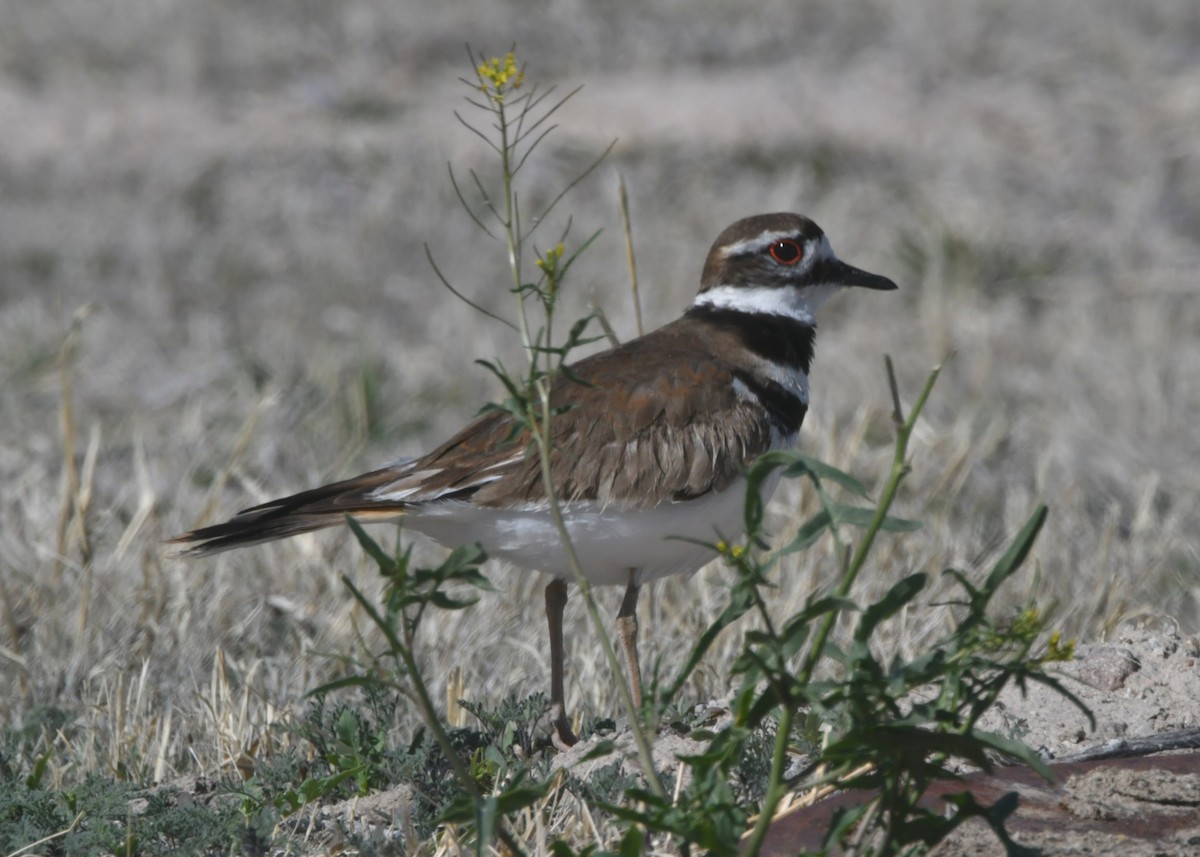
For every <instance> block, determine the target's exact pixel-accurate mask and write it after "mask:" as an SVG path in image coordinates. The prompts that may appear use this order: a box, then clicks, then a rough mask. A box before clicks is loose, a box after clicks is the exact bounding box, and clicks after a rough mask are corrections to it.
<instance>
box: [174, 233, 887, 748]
mask: <svg viewBox="0 0 1200 857" xmlns="http://www.w3.org/2000/svg"><path fill="white" fill-rule="evenodd" d="M846 287H861V288H866V289H874V290H879V291H885V290H892V289H895V288H897V286H896V284H895V283H894V282H893V281H892V280H890V279H888V278H887V277H884V276H881V275H879V274H872V273H868V272H867V271H864V270H861V269H859V268H855V267H853V266H851V265H848V264H846V263H844V262H842V261H841V260H840V259H838V257H837V256H836V255H835V254H834V252H833V249H832V247H831V246H830V243H829V240H828V239H827V238H826V236H825V233H824V232H823V231H822V230H821V228H820V227H819V226H817V224H816V223H814V222H813V221H812V220H810V219H809V218H807V217H805V216H803V215H800V214H793V213H774V214H759V215H755V216H751V217H746V218H743V219H741V220H738V221H737V222H735V223H733V224H732V225H731V226H729V227H728V228H726V229H725V230H724V231H722V232H721V233H720V235H718V236H717V239H716V240H715V242H714V243H713V245H712V247H711V249H710V250H709V251H708V256H707V258H706V259H705V262H704V267H703V269H702V272H701V276H700V290H699V292H698V293H697V294H696V296H695V298H694V299H693V300H692V302H691V304H690V305H689V306H688V307H687V308H686V310H685V311H684V312H683V314H682V315H681V316H679V317H678V318H676V319H675V320H674V321H671V322H669V323H668V324H666V325H664V326H663V327H660V328H657V329H656V330H653V331H651V332H650V333H647V334H644V335H642V336H639V337H637V338H635V339H630V340H628V341H626V342H624V343H621V344H618V345H615V346H614V347H612V348H609V349H608V350H605V351H601V352H599V353H596V354H593V355H590V356H588V357H585V358H583V359H581V360H578V361H577V362H575V363H573V364H571V365H570V366H569V367H568V368H567V370H565V371H562V372H560V373H559V374H558V375H557V376H556V377H555V378H554V379H553V381H552V386H551V388H550V405H551V408H552V410H553V413H554V416H553V418H552V420H551V423H550V429H549V432H550V442H551V446H550V458H549V468H550V476H551V483H552V486H553V492H554V493H553V496H554V498H555V499H556V501H557V502H558V504H559V508H560V510H561V513H562V518H563V523H564V524H565V527H566V530H567V532H568V534H569V537H570V540H571V543H572V545H573V547H574V550H575V553H576V555H577V556H578V559H579V564H580V566H581V568H580V569H579V570H580V571H581V572H582V575H583V577H584V578H585V579H586V581H587V582H588V584H589V585H601V586H604V585H611V586H624V587H625V592H624V597H623V599H622V601H621V606H620V609H619V611H618V613H617V618H616V623H615V629H616V632H617V638H618V641H619V643H620V652H621V655H622V660H623V661H624V667H625V670H626V672H627V674H628V678H629V683H630V688H631V691H632V697H633V701H634V704H635V706H636V707H637V708H639V709H640V707H641V674H640V668H639V663H638V656H637V634H638V626H637V602H638V594H639V591H640V588H641V587H642V586H644V585H646V584H648V583H650V582H652V581H654V580H657V579H660V578H662V577H666V576H668V575H676V574H690V573H692V572H695V571H696V570H697V569H699V568H700V567H702V566H703V565H705V564H707V563H708V562H709V561H710V560H712V559H714V558H715V553H714V551H713V550H712V548H711V547H709V546H708V545H711V544H713V543H715V542H716V541H718V540H722V539H723V540H732V539H736V538H738V537H739V536H740V535H741V534H742V533H743V532H744V529H745V525H744V522H743V508H744V499H745V491H746V477H745V474H746V471H747V468H748V467H749V466H750V465H751V464H752V463H753V462H754V460H755V459H756V458H758V457H759V456H760V455H762V454H764V453H766V452H769V451H772V450H777V449H785V448H790V447H792V446H793V445H794V444H795V443H796V440H797V436H798V434H799V431H800V426H801V424H802V423H803V421H804V416H805V414H806V413H807V411H808V405H809V372H810V369H811V365H812V361H813V353H814V343H815V338H816V328H817V322H816V312H817V310H818V309H819V307H820V306H821V305H822V304H823V303H824V302H825V301H826V300H827V299H828V298H829V297H831V296H832V295H833V294H835V293H837V292H838V291H840V290H841V289H843V288H846ZM777 483H778V476H776V477H774V478H772V479H768V480H766V481H765V482H764V483H763V485H762V486H761V487H760V491H761V493H762V498H763V502H766V501H767V500H768V499H769V498H770V495H771V494H772V493H773V492H774V490H775V487H776V485H777ZM346 515H350V516H352V517H354V518H355V519H356V520H358V521H360V522H363V523H372V522H380V521H396V520H400V521H402V522H403V524H404V526H405V527H407V528H408V529H410V530H415V531H417V532H420V533H423V534H425V535H427V536H429V537H431V538H432V539H433V540H435V541H437V542H439V543H441V544H443V545H445V546H448V547H454V546H458V545H462V544H471V543H478V544H479V545H480V546H481V547H482V548H483V550H484V551H485V552H486V554H487V555H488V556H489V557H493V558H499V559H502V560H507V561H508V562H510V563H511V564H512V565H515V566H517V567H519V568H522V569H526V570H531V571H538V572H540V573H542V574H543V575H546V576H548V577H549V582H548V583H547V584H546V587H545V593H544V594H545V608H546V617H547V625H548V630H549V642H550V721H551V726H552V730H553V737H554V738H555V739H556V743H559V744H561V745H571V744H573V743H575V741H576V736H575V734H574V732H573V730H572V728H571V724H570V720H569V718H568V717H567V714H566V708H565V699H564V691H563V611H564V608H565V606H566V603H567V597H568V590H567V584H568V583H569V582H571V581H573V580H575V579H576V578H575V576H574V575H575V573H574V572H573V570H572V565H571V563H570V561H569V559H568V557H567V552H566V550H565V548H564V546H563V544H562V541H561V539H560V535H559V531H558V530H557V528H556V526H555V523H554V521H553V519H552V510H551V508H550V500H549V499H548V494H547V491H546V486H545V483H544V481H543V477H542V471H541V463H540V461H539V457H538V456H537V455H536V454H534V453H533V452H532V444H531V438H530V436H529V433H528V431H527V430H525V429H522V428H521V427H520V426H518V425H516V424H515V423H514V418H513V416H512V414H511V413H509V412H508V411H505V410H503V409H498V408H492V409H485V410H484V411H482V412H481V413H480V414H479V415H478V416H477V417H476V418H475V419H473V420H472V421H471V422H469V423H468V424H467V425H466V427H465V428H463V429H462V430H461V431H459V432H458V433H457V434H455V435H453V436H452V437H450V438H449V439H448V440H446V441H445V442H444V443H442V444H441V445H439V446H437V447H436V448H435V449H433V450H432V451H430V452H427V453H425V454H424V455H421V456H418V457H415V458H409V459H405V460H401V461H399V462H396V463H393V464H391V465H389V466H386V467H383V468H380V469H377V470H373V471H370V472H368V473H364V474H362V475H360V476H355V477H353V478H350V479H346V480H343V481H339V482H334V483H331V484H329V485H324V486H321V487H318V488H313V489H310V490H307V491H303V492H301V493H298V494H293V495H291V496H287V497H282V498H280V499H277V500H271V501H270V502H267V503H263V504H261V505H257V506H253V507H251V508H248V509H245V510H243V511H241V512H239V513H238V514H237V515H235V516H234V517H232V518H231V519H229V520H228V521H226V522H224V523H220V524H215V525H212V526H205V527H201V528H199V529H195V530H192V531H190V532H186V533H183V534H182V535H179V536H176V537H175V538H173V539H171V541H172V542H174V543H177V544H180V545H185V546H187V547H186V549H185V550H184V551H183V553H184V554H185V555H187V556H192V557H198V556H206V555H209V554H214V553H217V552H220V551H225V550H229V549H231V548H240V547H244V546H247V545H253V544H257V543H260V542H267V541H272V540H275V539H282V538H286V537H289V536H294V535H297V534H299V533H307V532H310V531H313V530H318V529H322V528H325V527H331V526H335V525H338V524H342V523H344V521H345V516H346Z"/></svg>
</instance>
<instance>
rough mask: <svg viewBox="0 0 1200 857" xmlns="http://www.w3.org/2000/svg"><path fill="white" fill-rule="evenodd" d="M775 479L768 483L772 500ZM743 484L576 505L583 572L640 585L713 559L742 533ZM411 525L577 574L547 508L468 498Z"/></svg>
mask: <svg viewBox="0 0 1200 857" xmlns="http://www.w3.org/2000/svg"><path fill="white" fill-rule="evenodd" d="M778 482H779V478H778V476H773V477H772V478H770V479H768V480H767V482H766V483H764V485H763V491H762V493H763V500H764V502H765V501H766V500H769V499H770V497H771V495H772V494H773V493H774V492H775V486H776V485H777V484H778ZM745 502H746V483H745V480H744V479H739V480H738V481H737V482H735V483H734V484H733V485H731V486H730V487H729V488H728V489H727V490H725V491H722V492H720V493H716V494H708V495H705V496H704V497H701V498H698V499H696V500H688V501H684V502H678V503H664V504H662V505H660V506H656V507H654V508H650V509H618V508H615V507H613V506H609V507H607V508H601V507H600V506H598V505H596V504H594V503H572V504H570V505H568V506H565V507H564V508H563V520H564V522H565V523H566V526H567V531H568V532H569V533H570V535H571V544H572V545H573V547H574V548H575V553H576V555H577V556H578V557H579V562H580V565H582V567H583V568H582V571H583V574H584V576H585V577H586V578H587V579H588V580H590V581H591V582H592V583H595V584H598V585H624V584H626V583H628V581H629V571H630V569H637V570H638V575H637V581H638V583H646V582H648V581H651V580H656V579H658V578H660V577H665V576H667V575H670V574H685V573H690V572H693V571H695V570H696V569H698V568H700V567H701V566H702V565H704V564H705V563H707V562H709V561H710V560H712V559H714V558H716V554H715V553H714V552H713V551H712V549H711V548H708V547H705V546H703V545H698V544H694V543H693V542H692V541H688V540H689V539H690V540H696V541H701V542H704V543H707V544H711V543H714V542H716V541H717V540H719V539H725V540H733V539H736V538H738V537H740V536H741V535H742V533H743V531H744V530H745V521H744V518H743V513H744V508H745ZM404 523H405V525H406V526H408V527H410V528H412V529H414V530H416V531H417V532H420V533H424V534H426V535H427V536H429V537H431V538H433V539H436V540H437V541H439V542H441V543H442V544H444V545H447V546H454V545H460V544H469V543H471V542H479V543H480V544H481V545H483V549H484V550H485V551H487V554H488V556H490V557H494V558H498V559H505V560H508V561H509V562H511V563H513V564H514V565H518V566H521V567H522V568H525V569H529V570H537V571H541V572H544V573H545V574H550V575H553V576H555V577H559V578H562V579H564V580H568V581H569V580H572V579H574V575H573V574H572V572H571V568H570V564H569V563H568V561H567V557H566V551H564V550H563V546H562V540H561V539H560V538H559V535H558V531H557V530H556V529H555V527H554V522H553V520H552V519H551V516H550V512H549V510H548V509H545V508H530V509H515V510H504V509H486V508H480V507H477V506H474V505H472V504H470V503H464V502H445V503H429V504H427V505H424V506H419V507H417V508H414V509H412V510H411V511H410V512H409V513H407V514H406V515H405V516H404Z"/></svg>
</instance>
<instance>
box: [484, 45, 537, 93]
mask: <svg viewBox="0 0 1200 857" xmlns="http://www.w3.org/2000/svg"><path fill="white" fill-rule="evenodd" d="M475 72H476V74H478V76H479V89H480V90H481V91H483V92H486V93H488V94H489V95H490V96H491V97H492V98H493V99H494V100H496V101H503V100H504V95H505V93H507V92H509V91H510V90H513V89H519V88H520V86H521V83H522V82H523V81H524V80H525V72H524V70H523V69H520V68H518V67H517V57H516V55H515V54H514V53H513V52H512V51H509V52H508V53H507V54H505V56H504V59H500V58H499V57H492V58H491V59H490V60H484V62H483V63H482V64H481V65H479V66H478V67H477V68H476V69H475Z"/></svg>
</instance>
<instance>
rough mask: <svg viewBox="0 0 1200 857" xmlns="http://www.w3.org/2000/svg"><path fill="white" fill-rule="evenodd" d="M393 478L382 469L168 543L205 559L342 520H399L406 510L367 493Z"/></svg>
mask: <svg viewBox="0 0 1200 857" xmlns="http://www.w3.org/2000/svg"><path fill="white" fill-rule="evenodd" d="M397 475H398V474H397V470H396V468H394V467H386V468H383V469H382V470H373V471H371V472H370V473H364V474H363V475H361V476H355V477H354V478H353V479H346V480H343V481H341V482H333V483H331V484H329V485H323V486H321V487H320V488H313V489H312V490H310V491H302V492H300V493H299V494H293V495H292V496H290V497H282V498H280V499H278V500H271V501H270V502H269V503H263V504H262V505H261V506H253V507H251V508H249V509H243V510H242V511H241V512H238V513H237V515H235V516H234V517H232V518H230V519H229V520H228V521H226V522H225V523H223V524H213V525H212V526H210V527H201V528H200V529H198V530H192V531H191V532H188V533H183V534H182V535H179V536H176V537H175V538H173V539H170V540H169V543H170V544H177V545H187V548H186V549H185V550H184V551H183V552H182V554H183V556H207V555H208V554H213V553H219V552H220V551H226V550H231V549H233V548H240V547H246V546H247V545H254V544H259V543H260V542H270V541H274V540H275V539H286V538H288V537H289V536H296V535H299V534H300V533H309V532H312V531H313V530H320V529H324V528H325V527H333V526H337V525H338V524H340V523H342V522H343V521H345V516H346V515H347V514H350V515H354V516H355V517H359V518H364V519H371V520H376V521H378V520H388V519H395V518H397V517H399V516H400V515H403V514H404V511H405V509H406V504H405V503H403V502H401V501H397V500H379V499H375V498H373V497H372V492H374V491H375V490H376V489H377V488H379V487H381V486H383V485H386V484H388V483H389V482H393V481H395V479H396V477H397Z"/></svg>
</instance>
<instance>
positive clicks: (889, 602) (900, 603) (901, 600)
mask: <svg viewBox="0 0 1200 857" xmlns="http://www.w3.org/2000/svg"><path fill="white" fill-rule="evenodd" d="M927 581H928V578H927V577H926V575H925V574H924V573H923V572H917V573H916V574H910V575H909V576H908V577H906V578H904V579H903V580H901V581H899V582H898V583H896V584H895V585H894V586H893V587H892V588H891V589H889V590H888V591H887V594H885V595H884V596H883V597H882V598H880V599H879V600H878V601H876V602H875V603H874V604H872V605H870V606H869V607H867V609H866V610H864V611H863V613H862V618H861V619H859V621H858V627H857V628H855V629H854V639H856V640H858V641H859V642H861V643H864V644H865V643H866V641H867V640H868V639H870V637H871V635H872V634H874V633H875V629H876V628H877V627H879V624H880V623H881V622H883V621H885V620H886V619H889V618H890V617H892V616H894V615H896V614H897V613H899V612H900V611H901V610H903V609H904V607H905V606H906V605H908V604H909V602H911V601H912V600H913V599H914V598H916V597H917V595H918V594H919V593H920V592H921V590H922V589H924V588H925V584H926V582H927Z"/></svg>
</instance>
